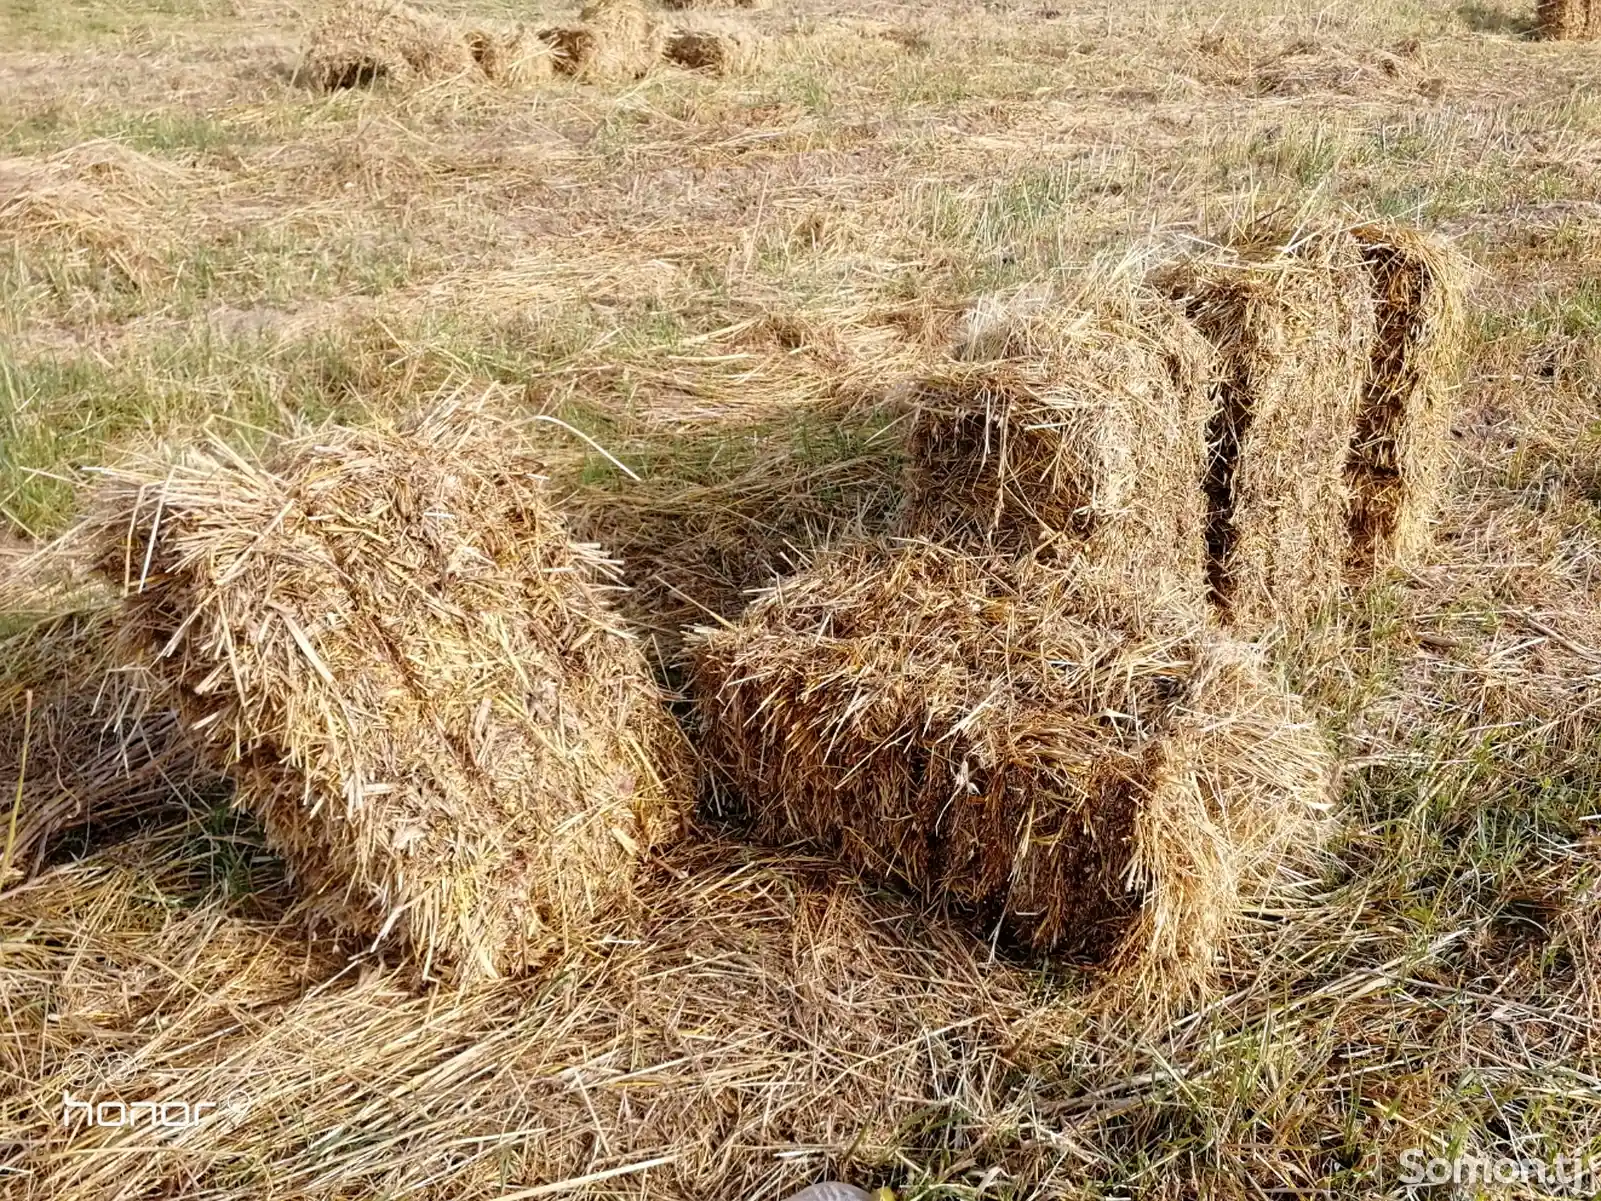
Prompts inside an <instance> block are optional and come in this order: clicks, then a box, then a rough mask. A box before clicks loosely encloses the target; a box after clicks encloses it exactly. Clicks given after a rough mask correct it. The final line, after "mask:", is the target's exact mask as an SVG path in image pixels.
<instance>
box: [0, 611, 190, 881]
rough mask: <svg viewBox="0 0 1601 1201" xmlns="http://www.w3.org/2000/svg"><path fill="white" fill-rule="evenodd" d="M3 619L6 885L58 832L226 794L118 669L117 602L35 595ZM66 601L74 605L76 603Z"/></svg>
mask: <svg viewBox="0 0 1601 1201" xmlns="http://www.w3.org/2000/svg"><path fill="white" fill-rule="evenodd" d="M3 591H4V593H5V596H4V611H3V612H0V622H3V623H4V624H3V627H0V628H3V629H4V633H3V635H0V814H3V815H5V816H3V817H0V885H3V884H5V883H6V882H7V881H8V878H9V877H10V876H11V875H12V874H13V873H17V874H20V875H23V876H28V875H31V874H32V873H33V871H34V870H35V869H36V868H37V866H38V864H39V861H40V858H41V856H43V855H44V854H45V853H46V852H47V851H48V849H49V845H50V844H51V843H52V841H54V840H55V839H56V838H57V836H58V835H60V834H62V833H63V832H64V831H66V830H68V829H71V828H73V827H76V826H81V825H85V824H88V825H89V826H90V827H91V828H96V829H105V828H113V827H116V826H117V825H119V824H121V823H122V822H124V821H129V820H135V819H139V818H146V817H149V816H150V815H152V814H153V813H156V812H158V811H159V810H160V809H161V808H162V807H163V806H170V805H175V804H181V803H182V802H184V801H185V800H190V799H195V798H197V797H198V796H200V795H201V794H203V793H208V792H212V791H215V790H217V789H218V787H219V786H220V784H221V782H222V781H221V776H220V774H219V773H217V772H215V771H213V770H211V769H209V768H208V767H206V766H205V765H204V764H203V763H202V762H201V757H200V756H199V755H198V754H197V753H196V749H195V746H194V743H193V741H192V740H191V739H190V738H188V737H187V736H186V735H185V734H184V732H183V731H182V730H181V729H180V728H179V723H178V715H177V713H176V712H174V711H173V710H172V709H171V708H170V707H165V706H162V705H159V704H151V703H149V698H148V697H147V696H146V695H145V694H144V693H143V692H142V691H141V690H139V689H137V688H135V687H132V686H130V684H129V682H128V680H127V678H126V674H125V673H123V672H120V671H118V670H117V663H116V660H115V659H114V658H113V657H112V653H111V652H112V648H111V639H110V628H111V627H110V609H111V599H112V598H110V597H108V596H104V595H101V596H95V595H93V594H92V593H85V592H82V591H79V592H78V593H77V594H76V595H74V596H72V597H69V598H63V597H51V598H46V597H39V598H37V599H38V601H39V603H40V607H39V608H38V609H37V610H32V611H30V608H24V607H22V606H23V605H24V604H26V600H25V598H23V597H20V596H18V595H16V593H15V591H14V590H12V589H9V588H8V589H4V590H3ZM63 602H66V603H65V605H64V603H63Z"/></svg>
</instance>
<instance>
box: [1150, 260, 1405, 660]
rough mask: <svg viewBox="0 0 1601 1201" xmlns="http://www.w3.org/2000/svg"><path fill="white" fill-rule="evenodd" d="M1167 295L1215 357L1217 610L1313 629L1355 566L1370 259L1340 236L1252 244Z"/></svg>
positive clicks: (1201, 263) (1184, 271)
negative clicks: (1351, 480) (1350, 471)
mask: <svg viewBox="0 0 1601 1201" xmlns="http://www.w3.org/2000/svg"><path fill="white" fill-rule="evenodd" d="M1171 286H1172V288H1173V291H1174V293H1175V295H1177V296H1179V297H1180V298H1181V300H1182V302H1183V303H1184V305H1185V306H1186V308H1187V309H1188V311H1189V313H1190V316H1191V318H1192V320H1193V321H1194V322H1195V326H1196V328H1197V329H1199V330H1200V331H1201V333H1202V334H1204V335H1205V336H1206V338H1207V339H1208V340H1209V341H1210V342H1211V343H1212V344H1213V345H1214V346H1215V347H1216V348H1217V352H1218V359H1219V362H1218V385H1217V400H1218V403H1217V409H1216V412H1215V414H1214V416H1213V419H1212V427H1211V429H1210V430H1209V431H1208V437H1207V442H1208V445H1209V447H1210V449H1211V454H1212V463H1211V467H1210V469H1209V471H1208V476H1207V484H1206V489H1207V493H1208V509H1209V511H1208V516H1207V532H1206V540H1207V562H1208V565H1209V570H1210V572H1211V576H1212V579H1211V583H1212V593H1213V597H1214V600H1215V601H1216V602H1217V603H1218V605H1219V607H1220V608H1221V609H1222V610H1223V611H1224V613H1225V614H1226V615H1227V618H1228V620H1229V621H1230V622H1231V623H1232V624H1234V625H1235V626H1236V627H1238V628H1240V629H1244V630H1251V629H1257V628H1262V627H1264V626H1267V625H1271V624H1273V623H1289V624H1295V623H1297V622H1301V621H1305V620H1306V619H1307V618H1308V617H1309V616H1311V615H1312V614H1314V613H1316V612H1317V611H1318V610H1320V609H1321V608H1323V607H1324V606H1327V605H1329V604H1330V603H1331V602H1332V601H1333V600H1334V599H1335V597H1336V596H1337V595H1338V592H1339V589H1340V586H1341V584H1342V582H1343V580H1344V575H1345V567H1346V562H1347V560H1348V558H1349V555H1350V545H1351V535H1350V528H1349V526H1350V498H1349V495H1348V491H1347V484H1346V478H1345V471H1346V466H1347V460H1348V459H1349V457H1350V455H1351V447H1352V443H1353V441H1354V440H1355V437H1356V433H1357V422H1358V413H1359V410H1360V408H1361V404H1362V384H1363V376H1364V372H1365V370H1366V367H1367V362H1368V348H1369V347H1370V346H1371V345H1372V344H1373V340H1374V332H1375V315H1374V308H1375V302H1374V299H1373V297H1372V296H1371V295H1370V292H1369V289H1368V286H1367V282H1366V277H1365V276H1364V274H1363V271H1362V259H1361V252H1360V248H1359V247H1358V245H1357V243H1356V242H1355V241H1354V240H1353V239H1352V238H1350V237H1349V236H1348V235H1346V234H1344V233H1342V232H1335V233H1326V234H1325V233H1313V234H1309V235H1306V236H1303V237H1301V238H1299V239H1298V240H1296V241H1295V242H1293V243H1285V242H1283V241H1280V240H1276V239H1270V238H1264V239H1262V240H1260V241H1257V242H1254V243H1253V242H1252V241H1250V240H1248V239H1247V240H1244V241H1243V242H1242V244H1241V245H1240V246H1239V247H1238V248H1236V249H1232V250H1230V251H1228V252H1226V253H1225V254H1223V255H1220V256H1219V257H1218V258H1217V259H1216V260H1215V261H1213V262H1207V261H1205V260H1204V259H1202V260H1197V261H1196V262H1194V263H1191V264H1188V265H1186V266H1185V267H1183V268H1181V269H1180V270H1179V272H1178V276H1177V278H1176V279H1174V280H1173V282H1172V284H1171Z"/></svg>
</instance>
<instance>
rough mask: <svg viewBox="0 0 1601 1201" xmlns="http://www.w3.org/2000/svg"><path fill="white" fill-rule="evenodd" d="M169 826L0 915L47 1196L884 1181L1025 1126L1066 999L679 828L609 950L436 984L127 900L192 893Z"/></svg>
mask: <svg viewBox="0 0 1601 1201" xmlns="http://www.w3.org/2000/svg"><path fill="white" fill-rule="evenodd" d="M184 833H185V831H183V830H181V829H180V830H177V831H174V832H173V834H172V835H169V837H168V838H167V839H166V841H165V842H158V841H156V840H147V845H145V846H143V847H142V848H139V850H140V854H139V855H138V856H137V857H134V856H132V855H128V854H124V855H123V856H122V857H121V862H120V863H117V864H109V863H106V862H105V861H103V860H101V861H96V862H92V863H87V864H84V865H82V866H81V867H80V866H75V867H74V868H73V869H71V870H70V871H69V870H63V871H60V872H57V873H54V874H52V875H51V876H50V877H48V878H46V879H44V880H43V881H41V882H40V884H39V885H38V886H36V887H35V888H33V889H32V890H30V891H29V892H28V893H26V894H24V895H21V896H17V897H15V898H14V899H13V900H12V901H11V903H10V905H9V907H8V908H7V909H6V910H5V911H4V912H3V913H0V938H10V939H17V938H21V937H24V936H25V938H26V942H8V943H7V945H8V947H9V948H10V950H9V952H8V953H9V954H10V955H11V956H12V960H11V963H12V964H13V966H14V967H15V968H16V969H17V970H13V971H9V972H6V973H0V1003H3V1004H4V1006H5V1009H6V1012H7V1013H8V1014H9V1015H10V1016H11V1021H12V1023H13V1025H12V1026H11V1027H9V1028H8V1030H9V1032H10V1033H11V1034H12V1035H13V1036H14V1037H12V1038H8V1039H7V1040H5V1042H4V1044H3V1046H0V1065H3V1066H4V1067H5V1069H6V1070H7V1072H8V1077H9V1079H10V1081H11V1082H12V1085H13V1086H14V1087H12V1091H11V1096H12V1100H13V1104H11V1105H9V1106H8V1107H7V1109H8V1112H9V1114H10V1115H11V1121H10V1123H9V1125H8V1126H7V1127H5V1128H4V1130H3V1133H4V1135H6V1136H7V1138H8V1139H14V1140H15V1141H14V1142H13V1143H12V1144H11V1145H12V1146H14V1147H15V1157H14V1158H15V1163H14V1165H13V1166H14V1167H15V1168H16V1169H17V1170H19V1171H26V1172H27V1173H28V1176H29V1180H30V1186H31V1187H32V1188H33V1190H34V1191H35V1192H36V1194H37V1195H38V1196H41V1197H63V1198H66V1197H71V1198H85V1199H86V1198H89V1197H97V1196H105V1195H109V1193H110V1192H112V1191H116V1192H117V1193H118V1194H119V1195H124V1196H169V1195H179V1194H182V1195H195V1194H197V1193H204V1195H206V1196H208V1197H213V1198H216V1199H217V1201H252V1199H254V1198H258V1197H260V1196H261V1195H262V1194H261V1189H262V1187H263V1181H272V1182H274V1187H275V1188H281V1189H283V1190H285V1192H284V1195H286V1196H290V1195H292V1196H295V1197H325V1198H340V1197H357V1196H390V1197H398V1196H407V1197H419V1198H432V1199H437V1201H444V1199H445V1198H448V1199H449V1201H478V1199H480V1198H482V1199H484V1201H488V1199H490V1198H494V1197H499V1196H504V1195H506V1194H507V1192H508V1191H519V1192H520V1190H521V1189H522V1188H524V1187H533V1188H538V1187H540V1186H558V1185H559V1184H560V1183H562V1182H568V1181H573V1180H574V1179H575V1178H579V1177H589V1176H592V1175H593V1174H598V1173H608V1174H610V1176H609V1177H602V1178H601V1179H602V1180H605V1179H608V1178H609V1179H611V1185H610V1186H609V1187H608V1186H606V1185H604V1184H598V1185H597V1186H595V1187H594V1188H593V1191H591V1190H587V1189H581V1187H580V1186H577V1185H574V1186H572V1187H573V1188H574V1190H575V1192H576V1193H577V1194H578V1195H584V1196H622V1195H628V1196H635V1197H640V1196H649V1197H651V1198H654V1199H659V1201H705V1199H706V1198H735V1197H779V1196H783V1195H784V1194H785V1193H786V1192H788V1191H789V1190H791V1189H794V1188H796V1187H798V1186H800V1185H802V1184H804V1183H805V1182H807V1181H808V1180H815V1179H818V1178H819V1177H822V1176H827V1175H839V1176H844V1177H846V1178H855V1179H857V1180H859V1181H860V1182H862V1183H874V1182H882V1181H883V1180H884V1179H885V1178H886V1176H887V1175H889V1174H891V1173H894V1172H896V1171H897V1170H898V1166H899V1161H898V1160H897V1158H896V1157H897V1155H905V1154H906V1153H907V1152H908V1151H911V1150H913V1149H915V1148H917V1147H918V1146H920V1145H922V1146H928V1147H929V1148H930V1150H931V1151H932V1150H935V1149H937V1148H939V1146H940V1142H939V1140H940V1139H942V1138H949V1139H954V1140H955V1143H954V1145H955V1146H959V1147H961V1146H965V1147H974V1148H978V1147H983V1146H984V1142H985V1140H986V1139H987V1138H989V1137H1005V1136H1006V1134H1007V1132H1008V1131H1014V1130H1016V1128H1017V1123H1018V1122H1019V1120H1020V1119H1021V1118H1022V1116H1023V1115H1021V1114H1019V1113H1016V1112H1013V1111H1012V1109H1011V1107H1010V1105H1009V1102H1008V1100H1007V1096H1006V1093H1007V1084H1008V1082H1009V1079H1010V1074H1009V1073H1008V1072H1007V1071H1006V1068H1007V1067H1009V1066H1010V1063H1011V1062H1012V1061H1013V1059H1014V1053H1013V1051H1012V1049H1011V1048H1012V1040H1013V1037H1014V1030H1015V1029H1016V1028H1017V1026H1018V1024H1019V1023H1020V1022H1022V1021H1025V1020H1029V1021H1031V1023H1032V1024H1035V1025H1038V1024H1044V1025H1046V1026H1053V1025H1054V1026H1056V1027H1063V1028H1064V1029H1065V1027H1066V1023H1065V1022H1064V1021H1062V1020H1060V1019H1057V1020H1055V1021H1054V1023H1053V1019H1052V1018H1051V1015H1050V1013H1049V1007H1050V1005H1051V1002H1052V994H1051V990H1049V989H1047V988H1045V987H1042V985H1041V982H1040V981H1039V980H1038V979H1037V976H1036V974H1035V973H1030V972H1025V971H1023V970H1020V969H1018V968H1014V967H1009V966H1007V965H1005V964H1001V963H994V962H991V961H990V957H989V954H988V948H986V947H985V946H984V945H983V944H982V943H979V942H978V941H977V940H975V939H972V938H971V937H969V936H966V935H965V934H963V933H962V932H961V931H958V930H953V929H950V928H947V927H944V926H941V925H939V924H937V923H934V922H931V921H929V920H927V919H926V918H924V917H922V916H921V915H919V914H918V913H917V912H916V911H915V909H914V908H912V907H910V906H908V905H907V904H906V903H904V902H901V901H897V900H896V899H895V898H892V897H888V896H883V895H869V894H864V891H863V890H862V889H861V887H860V886H859V885H857V884H856V883H855V882H854V881H851V880H849V879H844V878H841V875H840V873H839V872H838V871H837V869H835V868H833V867H832V866H831V865H829V864H827V863H824V862H821V861H818V860H807V859H804V858H802V857H799V856H794V855H785V856H783V857H781V858H780V857H773V856H771V855H764V854H762V853H760V852H754V851H748V850H744V849H740V848H736V847H731V846H729V845H727V844H721V845H718V844H714V845H710V846H694V847H680V848H678V849H676V850H674V851H672V852H670V853H669V855H668V857H667V860H666V862H665V863H664V864H663V865H662V867H661V870H660V871H659V872H657V873H653V875H652V877H651V878H650V880H649V882H648V885H649V886H648V888H647V889H646V890H645V892H646V893H647V895H648V897H649V902H650V909H649V913H648V915H647V917H646V919H645V921H644V922H643V924H642V926H640V928H638V929H630V930H628V931H627V933H628V935H629V936H628V937H627V938H626V939H623V940H619V941H617V942H616V943H615V944H614V945H612V946H611V947H610V948H609V949H608V951H607V953H606V954H604V955H595V954H588V953H584V952H582V951H577V950H575V951H572V952H569V954H568V955H567V956H566V957H565V958H564V959H563V960H561V961H560V962H559V963H557V964H555V965H553V967H552V970H551V971H550V972H548V973H541V974H540V975H539V976H538V977H536V978H532V979H524V980H512V981H504V982H501V983H499V984H495V985H492V986H489V987H485V988H482V989H476V990H471V991H467V992H455V993H451V994H447V995H443V996H441V995H440V994H439V993H437V992H429V991H423V992H420V993H419V992H417V991H414V990H413V989H411V988H410V987H409V986H408V981H407V980H406V978H405V977H404V975H403V974H401V973H397V972H395V971H384V970H380V969H376V968H375V969H373V970H369V971H364V972H360V973H357V972H350V971H347V970H344V968H345V964H344V961H343V960H342V958H340V957H338V956H335V955H331V954H329V948H326V947H323V946H321V945H319V944H316V943H309V942H306V941H305V940H303V939H300V938H298V937H296V936H295V931H294V927H293V925H291V924H289V923H285V922H284V921H283V920H282V918H281V917H276V915H273V914H271V913H269V920H256V921H251V920H247V919H246V918H243V917H241V916H240V915H238V914H237V913H235V912H231V911H229V910H228V909H226V908H224V907H223V906H221V905H218V904H216V903H209V904H193V903H189V904H182V905H178V904H168V905H165V906H153V905H148V904H146V905H138V904H137V903H134V902H131V901H130V898H140V897H174V896H180V897H181V896H184V895H185V893H186V892H189V891H192V886H191V887H190V888H185V881H184V880H183V878H182V876H183V869H184V866H185V865H184V864H183V862H182V847H183V836H184ZM174 876H177V877H178V879H176V880H174V879H173V878H172V877H174ZM87 948H92V953H87V954H86V953H85V951H86V949H87ZM24 966H26V968H28V969H29V970H21V969H22V968H23V967H24ZM58 1019H60V1020H58ZM112 1031H115V1032H116V1035H115V1037H116V1039H117V1060H118V1063H119V1064H120V1065H121V1066H119V1067H118V1068H117V1069H116V1074H115V1076H110V1077H108V1075H107V1071H108V1069H107V1067H106V1059H105V1047H106V1044H105V1043H104V1042H103V1040H104V1039H105V1038H107V1037H108V1036H110V1034H111V1032H112ZM67 1095H70V1096H71V1097H73V1098H75V1099H82V1098H85V1097H90V1098H95V1099H97V1100H107V1099H111V1098H113V1097H117V1098H121V1099H123V1100H125V1101H127V1102H133V1101H136V1100H142V1099H146V1098H187V1099H193V1100H200V1099H210V1100H212V1101H213V1102H214V1103H215V1104H217V1105H218V1106H219V1109H218V1111H217V1112H216V1113H215V1114H213V1115H212V1116H211V1117H209V1118H208V1119H207V1120H205V1121H203V1122H200V1123H198V1124H195V1125H192V1126H190V1127H188V1128H186V1129H182V1130H174V1131H171V1132H168V1131H158V1132H150V1131H147V1130H144V1129H142V1128H141V1129H138V1130H130V1129H126V1128H122V1129H118V1128H105V1127H101V1128H94V1127H89V1126H86V1125H84V1124H83V1122H82V1121H81V1119H79V1120H77V1121H76V1122H74V1121H70V1120H69V1121H66V1122H64V1121H63V1120H62V1119H63V1116H64V1114H65V1113H66V1108H65V1106H64V1104H63V1098H64V1096H67ZM930 1118H934V1119H936V1120H934V1121H932V1122H930V1120H929V1119H930ZM129 1135H135V1136H137V1137H135V1138H133V1139H132V1140H130V1139H129V1137H128V1136H129ZM152 1139H159V1140H160V1142H159V1143H158V1144H156V1145H159V1146H160V1148H161V1154H156V1155H153V1154H151V1153H150V1147H151V1145H152V1142H151V1140H152ZM1036 1157H1043V1158H1045V1159H1047V1160H1048V1161H1050V1162H1054V1160H1055V1155H1054V1154H1053V1153H1051V1152H1050V1150H1049V1147H1048V1145H1047V1146H1045V1147H1043V1148H1042V1149H1041V1151H1040V1152H1038V1153H1036ZM1030 1158H1031V1157H1030V1156H1026V1155H1023V1156H1014V1157H1013V1159H1012V1160H1011V1162H1010V1163H1009V1165H1008V1166H1009V1168H1010V1170H1011V1173H1012V1174H1024V1175H1025V1176H1026V1174H1027V1173H1028V1167H1027V1164H1028V1160H1029V1159H1030ZM613 1190H616V1191H613ZM551 1191H552V1192H554V1193H558V1194H560V1193H561V1192H562V1191H563V1190H562V1189H560V1188H559V1187H555V1188H552V1189H551Z"/></svg>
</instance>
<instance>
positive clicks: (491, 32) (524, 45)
mask: <svg viewBox="0 0 1601 1201" xmlns="http://www.w3.org/2000/svg"><path fill="white" fill-rule="evenodd" d="M461 36H462V39H463V40H464V41H465V42H466V44H467V49H468V52H469V53H471V55H472V57H473V61H474V62H476V63H477V64H478V69H479V70H480V71H482V72H483V73H484V76H485V78H487V79H489V80H490V81H491V82H493V83H509V84H527V83H534V82H537V81H539V80H542V79H549V78H550V76H551V75H552V74H553V73H554V69H555V68H554V65H553V63H552V61H551V60H552V50H551V46H550V43H548V42H546V41H545V40H544V39H542V38H540V37H538V36H537V35H536V34H534V33H533V32H532V31H530V30H527V29H523V28H520V27H519V28H516V29H499V28H494V27H490V26H475V27H472V28H469V29H467V30H465V31H464V32H463V33H462V35H461Z"/></svg>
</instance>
